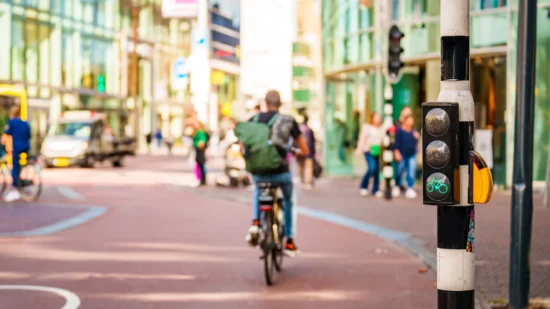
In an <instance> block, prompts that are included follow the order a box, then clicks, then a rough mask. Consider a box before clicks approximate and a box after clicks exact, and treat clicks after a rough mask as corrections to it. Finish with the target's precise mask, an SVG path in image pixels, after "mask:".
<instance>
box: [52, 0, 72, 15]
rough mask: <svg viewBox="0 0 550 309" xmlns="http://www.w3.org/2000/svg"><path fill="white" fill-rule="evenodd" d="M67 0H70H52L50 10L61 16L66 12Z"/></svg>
mask: <svg viewBox="0 0 550 309" xmlns="http://www.w3.org/2000/svg"><path fill="white" fill-rule="evenodd" d="M65 2H70V1H64V0H50V12H51V13H52V14H54V15H58V16H61V15H63V13H64V9H65V8H64V4H65Z"/></svg>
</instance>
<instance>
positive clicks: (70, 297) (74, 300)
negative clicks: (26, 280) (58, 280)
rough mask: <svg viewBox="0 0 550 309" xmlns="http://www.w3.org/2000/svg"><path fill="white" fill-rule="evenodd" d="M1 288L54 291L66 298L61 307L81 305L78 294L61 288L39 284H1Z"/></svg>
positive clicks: (72, 307)
mask: <svg viewBox="0 0 550 309" xmlns="http://www.w3.org/2000/svg"><path fill="white" fill-rule="evenodd" d="M0 290H19V291H39V292H48V293H54V294H57V295H59V296H62V297H64V298H65V300H66V302H65V305H64V306H63V307H61V309H77V308H78V307H80V298H78V296H76V294H74V293H73V292H70V291H67V290H63V289H59V288H52V287H48V286H38V285H0Z"/></svg>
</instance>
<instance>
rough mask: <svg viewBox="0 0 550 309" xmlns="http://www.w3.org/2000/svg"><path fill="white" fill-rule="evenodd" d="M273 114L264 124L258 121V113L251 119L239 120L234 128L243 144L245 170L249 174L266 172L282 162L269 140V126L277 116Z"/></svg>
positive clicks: (275, 147) (277, 166)
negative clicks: (246, 120) (247, 120)
mask: <svg viewBox="0 0 550 309" xmlns="http://www.w3.org/2000/svg"><path fill="white" fill-rule="evenodd" d="M278 116H279V115H278V114H275V116H273V118H271V120H270V121H269V122H268V123H267V124H266V123H261V122H259V118H260V117H259V115H256V116H255V117H254V118H253V119H252V121H249V122H241V123H239V124H237V126H236V128H235V135H236V136H237V138H238V139H239V141H240V142H241V143H242V144H243V146H244V160H245V161H246V170H247V171H248V172H250V173H251V174H263V173H268V172H270V171H272V170H274V169H277V168H279V167H280V166H281V165H282V164H283V158H282V157H281V155H280V154H279V151H278V150H277V146H275V145H274V144H273V143H272V141H271V127H272V126H273V124H274V123H275V121H276V120H277V118H278Z"/></svg>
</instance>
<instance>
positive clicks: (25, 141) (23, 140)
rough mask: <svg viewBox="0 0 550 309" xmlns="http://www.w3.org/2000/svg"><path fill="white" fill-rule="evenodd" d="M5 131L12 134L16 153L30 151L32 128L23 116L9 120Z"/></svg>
mask: <svg viewBox="0 0 550 309" xmlns="http://www.w3.org/2000/svg"><path fill="white" fill-rule="evenodd" d="M4 132H5V133H6V134H8V135H11V136H12V141H13V152H14V153H20V152H25V151H29V149H30V148H31V145H30V139H31V129H30V126H29V124H28V123H27V122H25V121H23V120H21V118H12V119H10V120H8V125H7V126H6V130H5V131H4Z"/></svg>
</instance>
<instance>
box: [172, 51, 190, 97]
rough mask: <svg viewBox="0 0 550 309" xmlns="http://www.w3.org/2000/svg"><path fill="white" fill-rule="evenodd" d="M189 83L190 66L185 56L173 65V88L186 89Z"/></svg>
mask: <svg viewBox="0 0 550 309" xmlns="http://www.w3.org/2000/svg"><path fill="white" fill-rule="evenodd" d="M188 83H189V68H188V64H187V60H186V59H185V58H178V59H177V60H176V61H175V62H174V64H173V65H172V89H174V90H184V89H185V87H187V85H188Z"/></svg>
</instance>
